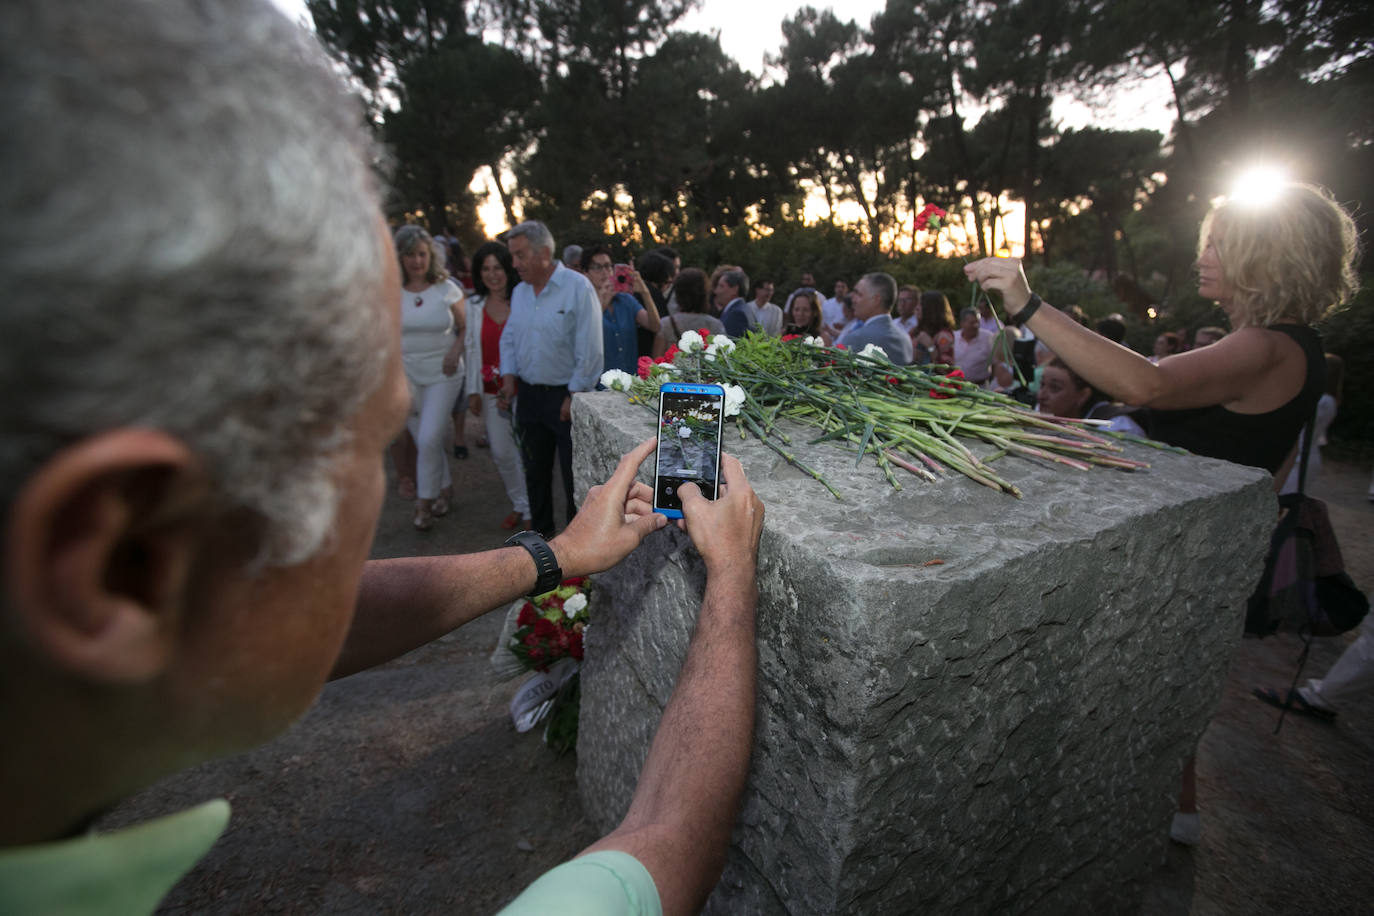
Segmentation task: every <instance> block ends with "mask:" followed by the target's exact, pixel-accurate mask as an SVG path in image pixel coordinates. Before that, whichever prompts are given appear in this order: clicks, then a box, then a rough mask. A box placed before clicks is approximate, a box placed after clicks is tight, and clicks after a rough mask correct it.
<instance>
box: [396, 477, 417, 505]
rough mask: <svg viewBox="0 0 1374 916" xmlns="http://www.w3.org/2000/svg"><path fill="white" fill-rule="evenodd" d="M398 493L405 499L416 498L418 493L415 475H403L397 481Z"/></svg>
mask: <svg viewBox="0 0 1374 916" xmlns="http://www.w3.org/2000/svg"><path fill="white" fill-rule="evenodd" d="M396 495H397V496H399V497H401V499H404V500H412V499H414V498H415V495H416V494H415V478H414V477H402V478H401V479H400V480H398V481H396Z"/></svg>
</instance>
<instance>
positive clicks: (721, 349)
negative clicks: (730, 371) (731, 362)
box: [706, 334, 735, 362]
mask: <svg viewBox="0 0 1374 916" xmlns="http://www.w3.org/2000/svg"><path fill="white" fill-rule="evenodd" d="M734 349H735V342H734V341H733V340H731V339H730V338H728V337H726V336H725V335H724V334H717V335H716V336H715V337H712V338H711V345H710V346H708V347H707V348H706V359H707V361H712V362H713V361H714V360H715V358H716V357H717V356H723V355H725V354H726V353H729V352H730V351H732V350H734Z"/></svg>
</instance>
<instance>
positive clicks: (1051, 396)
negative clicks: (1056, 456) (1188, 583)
mask: <svg viewBox="0 0 1374 916" xmlns="http://www.w3.org/2000/svg"><path fill="white" fill-rule="evenodd" d="M395 239H396V245H397V257H398V259H399V263H400V266H401V270H402V272H403V276H404V278H405V281H404V285H403V291H402V294H401V295H402V304H403V305H406V304H409V305H410V306H411V307H410V308H403V309H402V315H403V319H404V320H403V329H404V333H403V337H402V348H403V353H404V354H405V361H406V369H407V378H408V379H409V381H410V384H411V389H412V395H413V401H412V405H413V406H412V418H411V422H410V423H408V426H407V431H406V432H404V433H402V435H401V437H400V439H399V440H398V442H397V443H396V444H394V445H393V448H392V455H393V458H394V460H395V461H396V465H397V476H398V480H399V485H398V492H399V493H400V495H401V496H402V497H403V498H408V499H415V500H416V510H415V525H416V527H417V528H422V529H427V528H429V527H430V525H431V523H432V520H433V518H435V517H437V516H441V515H444V514H445V513H446V512H448V511H449V509H450V507H451V506H452V505H453V492H454V491H453V487H452V481H453V476H452V471H451V469H450V467H449V463H448V461H447V459H446V455H447V453H448V452H447V449H448V444H449V443H448V441H447V440H446V438H445V437H446V436H447V435H448V426H447V425H446V424H445V423H444V422H443V417H445V416H448V413H447V412H448V411H451V413H452V416H453V417H454V422H453V424H452V428H453V434H452V444H453V446H454V448H453V454H454V456H455V458H466V457H467V456H468V451H467V449H466V448H464V447H463V446H462V442H463V437H462V426H463V413H464V410H466V411H467V412H468V413H470V414H471V415H472V416H473V417H475V418H485V430H484V433H483V435H482V436H481V437H480V438H479V439H478V445H479V446H481V447H483V448H486V447H488V445H490V455H491V458H492V460H493V461H494V462H495V464H496V466H497V468H498V469H499V471H500V474H501V479H502V481H503V482H504V484H505V488H506V493H507V496H508V498H509V501H510V504H511V511H510V514H509V515H507V516H506V518H505V519H504V520H503V521H502V523H501V524H502V526H503V527H505V528H508V529H509V528H516V527H524V528H529V529H533V530H535V531H538V532H540V533H541V534H543V535H544V536H546V537H549V536H552V534H553V532H554V530H555V520H554V517H553V505H554V504H553V493H554V489H553V481H552V476H551V475H552V472H553V468H554V466H555V464H557V466H558V467H559V468H561V469H562V471H563V474H564V476H563V486H564V488H565V492H564V497H565V502H566V504H567V505H568V506H569V507H570V508H572V506H573V502H572V495H571V482H570V479H569V478H570V476H571V471H570V468H571V466H572V443H571V437H570V429H571V427H570V416H569V405H570V398H571V395H572V394H573V393H575V392H578V391H588V390H591V389H593V388H595V387H596V384H597V381H596V380H597V378H598V377H599V375H600V372H601V371H602V370H604V369H619V370H622V371H624V372H628V373H631V374H633V373H634V372H635V371H636V369H637V365H638V361H639V359H640V358H642V357H646V356H647V357H651V358H654V359H657V358H659V357H661V356H662V355H663V354H664V353H665V352H666V351H667V350H668V349H669V348H670V347H672V346H673V345H675V344H676V343H677V342H678V341H679V340H680V339H681V337H682V335H683V334H684V333H686V332H687V331H696V332H699V333H707V334H725V335H727V336H730V337H733V338H738V337H741V336H743V335H745V334H749V333H759V334H768V335H771V336H774V337H792V336H799V337H805V338H809V339H817V340H820V341H821V342H823V343H825V344H826V345H830V346H837V347H847V348H851V349H855V350H859V349H862V348H864V347H866V346H868V345H875V346H878V347H881V348H882V350H883V352H884V353H885V354H886V355H887V357H888V358H889V359H890V360H891V361H892V362H893V363H895V364H897V365H930V366H934V367H937V368H936V371H951V370H958V372H959V373H960V374H961V375H962V377H963V378H964V379H966V380H968V381H972V382H976V383H978V384H980V385H982V386H984V387H986V388H988V389H990V390H994V391H999V392H1002V393H1005V394H1007V395H1009V396H1011V397H1013V398H1016V399H1018V400H1020V401H1022V402H1024V403H1025V404H1026V405H1027V406H1030V407H1033V408H1034V409H1036V410H1038V411H1040V412H1042V413H1046V414H1052V415H1055V416H1059V417H1066V418H1072V419H1085V418H1086V419H1089V420H1100V421H1103V422H1105V423H1108V424H1109V425H1110V426H1111V427H1112V428H1114V429H1118V430H1122V431H1125V432H1130V433H1136V434H1141V435H1152V436H1157V435H1159V434H1160V433H1159V432H1158V431H1157V429H1156V424H1157V423H1158V422H1159V420H1158V418H1157V417H1156V415H1155V413H1154V412H1152V411H1149V410H1145V409H1141V408H1142V406H1143V405H1141V404H1139V403H1131V402H1130V401H1125V400H1123V399H1121V398H1119V397H1116V396H1115V395H1113V394H1111V393H1110V392H1112V391H1113V386H1114V383H1115V380H1114V379H1113V380H1108V381H1107V382H1106V383H1105V384H1104V383H1102V382H1101V381H1098V382H1093V381H1090V380H1089V379H1088V378H1087V377H1085V376H1084V375H1083V374H1081V373H1080V372H1079V371H1077V370H1076V369H1075V368H1074V366H1073V365H1072V363H1071V362H1070V361H1066V360H1065V359H1064V358H1062V357H1061V355H1060V354H1058V353H1056V351H1055V349H1054V348H1053V347H1052V346H1051V345H1050V343H1048V342H1047V341H1046V340H1044V339H1043V338H1042V337H1040V336H1038V335H1037V334H1036V333H1035V330H1034V329H1033V328H1032V327H1030V326H1028V325H1027V324H1026V323H1025V322H1018V321H1015V320H1011V321H1003V320H1001V319H999V318H998V316H997V315H996V313H995V312H994V310H993V308H992V305H991V303H990V301H989V299H988V297H987V296H981V297H979V298H978V304H977V305H976V306H969V307H966V308H963V309H961V310H960V311H959V313H958V319H957V321H956V319H955V312H954V309H953V308H952V307H951V305H950V301H949V297H948V296H947V295H946V294H945V293H944V292H942V291H940V290H922V289H921V288H920V287H918V286H916V285H912V284H905V285H900V284H898V283H897V281H895V280H894V279H893V277H892V276H890V275H889V274H887V273H885V272H883V271H872V272H870V273H867V274H864V275H863V276H861V277H859V278H857V279H856V280H855V281H854V282H853V284H852V285H851V284H850V282H849V281H848V280H846V279H844V278H840V279H836V280H835V281H834V282H833V285H832V286H831V289H832V291H833V295H831V296H828V297H827V296H825V295H824V294H823V293H822V292H821V291H820V289H819V287H818V284H817V283H816V279H815V277H816V273H815V271H814V270H812V269H810V268H803V269H801V270H800V271H799V275H800V278H801V284H800V285H798V286H796V287H795V288H793V289H792V290H791V291H790V292H789V293H788V294H787V295H786V296H785V297H784V298H783V302H782V304H781V305H780V304H778V303H776V302H774V301H773V299H774V298H775V295H776V293H777V288H778V287H777V283H776V282H775V280H774V279H773V278H772V277H769V276H765V277H755V278H753V279H752V280H751V278H750V276H749V274H748V273H747V272H746V271H745V269H744V268H742V267H741V266H739V265H736V264H722V265H716V266H714V267H713V268H712V269H711V272H710V273H707V271H706V269H705V268H704V267H686V268H684V267H683V266H682V257H681V255H680V254H679V253H678V252H677V251H676V250H675V249H673V248H670V247H660V248H655V249H653V250H650V251H648V252H646V253H644V254H642V255H641V256H640V257H639V258H638V259H637V260H635V261H634V263H629V259H626V261H625V262H621V263H617V262H616V260H615V257H614V256H613V254H612V251H611V249H610V248H609V247H607V245H605V244H604V243H601V242H595V243H591V242H589V243H587V244H585V245H582V244H571V245H567V246H565V247H564V249H563V253H562V257H561V258H555V257H554V251H555V245H554V240H553V237H552V235H551V233H550V232H549V230H548V228H547V227H545V226H544V225H543V224H541V223H537V222H527V223H522V224H520V225H518V226H515V227H513V228H511V229H508V230H506V231H505V232H503V233H501V234H500V235H499V237H498V239H497V240H494V241H488V242H484V243H482V244H481V245H480V246H479V248H478V249H477V252H476V253H475V255H474V257H473V260H472V263H471V267H469V262H468V260H467V259H466V257H465V256H464V254H463V249H462V245H461V244H460V243H459V242H458V240H457V239H455V238H453V237H452V236H445V235H442V234H441V235H439V236H437V237H435V238H431V237H430V236H429V235H428V234H427V233H426V232H425V230H424V229H422V228H420V227H418V226H413V225H406V226H402V227H400V228H399V229H398V230H396V232H395ZM508 245H510V246H511V247H509V248H508V247H507V246H508ZM512 248H515V249H519V250H520V252H521V254H520V255H519V256H518V257H513V255H512ZM1203 256H1205V252H1204V253H1203ZM457 278H461V279H462V280H463V281H466V282H465V284H464V286H465V288H464V289H463V290H462V293H463V295H460V293H459V289H460V288H459V286H457V285H456V282H460V281H458V279H457ZM431 300H432V302H433V303H434V304H433V305H429V306H424V303H426V302H430V301H431ZM445 303H446V305H445ZM445 308H447V309H449V310H450V311H449V312H446V311H444V309H445ZM1056 311H1058V312H1059V313H1060V314H1062V315H1064V316H1065V317H1066V318H1068V319H1069V320H1071V321H1072V322H1073V323H1074V324H1076V325H1077V326H1079V327H1081V328H1082V329H1084V331H1086V332H1088V333H1091V334H1093V335H1095V337H1097V338H1100V339H1101V340H1103V341H1107V342H1111V343H1112V344H1115V345H1121V344H1122V343H1123V341H1124V339H1125V336H1126V331H1127V322H1126V319H1125V318H1124V317H1123V316H1122V315H1121V314H1119V313H1115V314H1110V315H1107V316H1105V317H1103V318H1101V319H1098V320H1097V321H1091V320H1090V319H1089V318H1088V316H1087V315H1086V314H1085V313H1084V312H1083V310H1082V309H1080V308H1078V307H1077V306H1075V305H1072V304H1069V305H1066V306H1063V307H1061V308H1058V309H1057V310H1056ZM450 312H451V314H450ZM512 315H515V316H516V317H515V319H514V320H513V321H510V320H508V319H510V317H511V316H512ZM598 317H599V318H600V323H599V332H600V333H599V334H598V322H597V318H598ZM465 327H466V328H467V329H468V330H467V332H466V339H467V345H466V347H460V346H458V345H457V342H458V341H459V339H460V338H462V337H463V335H464V328H465ZM1227 338H1228V332H1227V331H1226V330H1225V329H1223V328H1220V327H1216V326H1212V325H1207V326H1203V327H1199V328H1196V329H1194V330H1192V331H1191V333H1188V332H1186V331H1183V330H1179V331H1164V332H1161V333H1159V334H1158V335H1157V336H1156V338H1155V341H1154V346H1153V352H1152V353H1151V354H1150V355H1149V356H1148V357H1142V358H1144V359H1145V360H1146V361H1147V362H1148V363H1149V364H1150V365H1152V366H1159V365H1161V364H1162V363H1163V362H1164V361H1165V360H1168V359H1171V358H1174V357H1179V356H1184V355H1188V354H1196V353H1198V352H1199V351H1201V350H1202V349H1204V348H1206V347H1209V346H1212V345H1215V344H1217V343H1218V342H1220V341H1223V340H1225V339H1227ZM455 348H456V349H455ZM1119 349H1124V348H1120V347H1119ZM1127 352H1129V351H1127ZM455 354H459V355H458V356H457V357H456V360H457V361H456V362H455ZM1190 358H1191V357H1190ZM464 360H465V361H466V371H463V361H464ZM1326 360H1327V364H1328V366H1331V367H1332V369H1331V371H1329V372H1328V373H1327V374H1326V383H1325V384H1326V388H1327V391H1326V395H1327V396H1326V397H1325V398H1323V400H1322V401H1321V405H1320V408H1321V413H1320V417H1321V422H1320V426H1319V431H1318V435H1319V438H1318V440H1317V441H1318V442H1319V443H1322V442H1324V434H1325V429H1326V426H1327V425H1329V423H1330V421H1331V419H1333V418H1334V415H1335V410H1336V405H1337V404H1338V402H1339V388H1340V379H1341V372H1340V366H1339V358H1338V357H1335V356H1333V355H1329V354H1328V355H1327V357H1326ZM465 389H466V391H467V392H468V396H467V398H466V399H463V398H462V397H461V393H462V392H463V391H464V390H465ZM522 405H523V406H522ZM1314 454H1318V455H1319V453H1314ZM1312 468H1313V471H1316V470H1319V468H1320V458H1319V456H1318V457H1317V458H1316V459H1315V460H1314V461H1313V462H1312ZM417 481H418V484H417Z"/></svg>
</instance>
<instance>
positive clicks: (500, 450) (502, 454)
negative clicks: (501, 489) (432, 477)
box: [482, 392, 530, 521]
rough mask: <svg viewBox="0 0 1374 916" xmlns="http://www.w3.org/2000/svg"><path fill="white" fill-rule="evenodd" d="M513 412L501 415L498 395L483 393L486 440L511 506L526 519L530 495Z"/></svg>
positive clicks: (528, 513) (527, 519)
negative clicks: (516, 439)
mask: <svg viewBox="0 0 1374 916" xmlns="http://www.w3.org/2000/svg"><path fill="white" fill-rule="evenodd" d="M514 411H515V405H514V404H512V405H511V413H509V414H507V415H506V416H504V417H503V416H501V413H500V411H499V410H498V409H497V407H496V395H494V394H487V393H486V392H483V393H482V417H483V419H485V420H486V423H487V441H488V442H489V443H490V444H491V458H492V460H493V461H495V462H496V470H497V471H499V472H500V474H501V482H502V483H504V484H505V485H506V496H508V497H510V504H511V507H512V508H514V509H515V511H516V512H519V513H520V517H521V518H523V519H524V520H525V521H529V518H530V497H529V494H528V493H527V492H526V491H525V466H524V464H523V463H522V462H521V461H520V447H519V446H518V445H516V443H515V426H514V424H513V423H512V422H511V416H512V414H513V413H514Z"/></svg>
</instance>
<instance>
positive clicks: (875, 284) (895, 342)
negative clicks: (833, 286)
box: [844, 273, 912, 366]
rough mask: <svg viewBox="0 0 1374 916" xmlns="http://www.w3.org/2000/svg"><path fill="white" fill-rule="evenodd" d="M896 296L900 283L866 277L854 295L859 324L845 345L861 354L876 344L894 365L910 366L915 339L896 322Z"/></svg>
mask: <svg viewBox="0 0 1374 916" xmlns="http://www.w3.org/2000/svg"><path fill="white" fill-rule="evenodd" d="M896 295H897V282H896V281H895V280H893V279H892V277H891V276H889V275H888V274H885V273H870V274H864V275H863V277H862V278H861V279H860V280H859V282H858V283H855V284H854V289H853V291H852V292H851V293H850V297H851V299H852V301H853V303H854V320H855V321H856V322H858V324H856V325H855V326H854V328H853V329H852V330H851V331H849V333H848V334H846V335H845V339H844V345H845V346H846V347H848V348H849V349H851V350H856V351H857V350H862V349H863V348H864V347H866V346H868V345H869V344H873V345H875V346H879V347H882V348H883V352H884V353H886V354H887V358H888V359H890V360H892V362H893V363H894V364H896V365H898V366H908V365H910V364H911V358H912V346H911V336H910V335H909V334H907V333H906V332H905V331H903V330H902V329H901V328H900V327H898V326H897V324H896V323H895V322H894V321H893V320H892V302H893V299H895V298H896Z"/></svg>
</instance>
